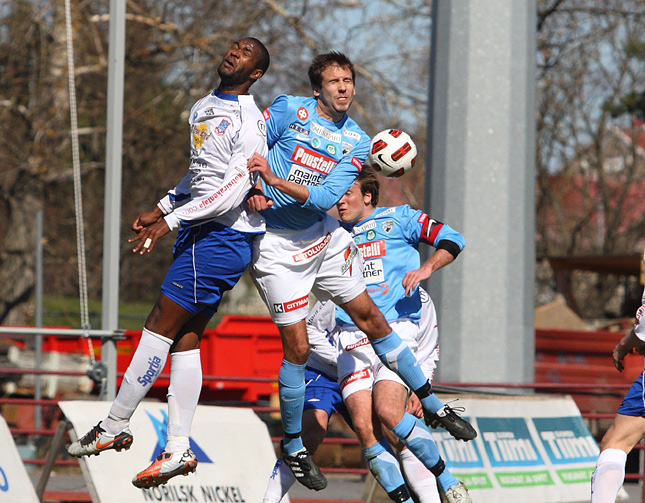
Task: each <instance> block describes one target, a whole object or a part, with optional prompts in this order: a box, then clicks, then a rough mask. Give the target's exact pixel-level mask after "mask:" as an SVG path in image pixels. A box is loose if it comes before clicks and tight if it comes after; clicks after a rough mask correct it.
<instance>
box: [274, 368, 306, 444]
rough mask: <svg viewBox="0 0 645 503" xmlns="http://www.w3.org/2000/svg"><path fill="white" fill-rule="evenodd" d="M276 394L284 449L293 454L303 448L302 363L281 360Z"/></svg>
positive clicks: (303, 383)
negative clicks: (278, 400) (283, 435)
mask: <svg viewBox="0 0 645 503" xmlns="http://www.w3.org/2000/svg"><path fill="white" fill-rule="evenodd" d="M278 396H279V397H280V414H281V415H282V429H283V430H284V433H285V438H284V450H285V451H286V452H287V454H293V453H294V452H297V451H299V450H300V449H302V448H303V444H302V438H300V430H302V409H303V408H304V405H305V366H304V365H297V364H295V363H291V362H288V361H287V360H282V365H281V366H280V372H279V373H278ZM290 435H297V436H295V437H291V436H290Z"/></svg>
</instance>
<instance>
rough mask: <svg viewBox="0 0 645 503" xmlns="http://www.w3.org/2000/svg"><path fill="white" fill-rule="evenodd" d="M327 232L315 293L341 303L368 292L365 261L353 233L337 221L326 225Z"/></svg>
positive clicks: (322, 298) (320, 258)
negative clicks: (352, 235)
mask: <svg viewBox="0 0 645 503" xmlns="http://www.w3.org/2000/svg"><path fill="white" fill-rule="evenodd" d="M331 220H333V219H331ZM325 232H327V233H328V235H329V236H330V239H329V243H328V244H327V246H326V247H325V249H324V252H323V253H321V255H320V256H319V257H318V258H317V259H316V260H317V268H318V271H317V274H316V281H315V283H314V287H313V293H314V295H316V297H317V298H318V299H321V300H327V299H329V300H333V301H334V302H335V303H336V304H338V305H341V304H344V303H346V302H349V301H351V300H353V299H355V298H356V297H358V296H359V295H360V294H361V293H363V292H365V281H364V280H363V260H362V259H361V256H360V253H359V251H358V248H357V247H356V244H355V243H354V241H353V240H352V238H351V236H350V234H349V233H348V232H347V231H345V230H344V229H341V228H339V227H337V222H329V223H328V225H327V224H326V227H325Z"/></svg>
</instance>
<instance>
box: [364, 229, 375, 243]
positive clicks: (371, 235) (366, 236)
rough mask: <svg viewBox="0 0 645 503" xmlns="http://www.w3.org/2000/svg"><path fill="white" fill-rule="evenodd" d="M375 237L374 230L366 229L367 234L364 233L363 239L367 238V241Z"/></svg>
mask: <svg viewBox="0 0 645 503" xmlns="http://www.w3.org/2000/svg"><path fill="white" fill-rule="evenodd" d="M375 237H376V232H375V231H373V230H371V231H367V234H365V239H367V240H368V241H371V240H372V239H374V238H375Z"/></svg>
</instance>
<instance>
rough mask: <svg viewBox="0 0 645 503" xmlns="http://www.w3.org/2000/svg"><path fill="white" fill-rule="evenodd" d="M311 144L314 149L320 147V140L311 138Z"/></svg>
mask: <svg viewBox="0 0 645 503" xmlns="http://www.w3.org/2000/svg"><path fill="white" fill-rule="evenodd" d="M311 144H312V145H313V146H314V147H316V148H318V147H320V138H312V140H311Z"/></svg>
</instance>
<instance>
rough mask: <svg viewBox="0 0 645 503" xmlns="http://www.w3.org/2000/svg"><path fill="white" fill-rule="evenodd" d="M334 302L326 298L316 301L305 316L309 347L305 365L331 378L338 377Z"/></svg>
mask: <svg viewBox="0 0 645 503" xmlns="http://www.w3.org/2000/svg"><path fill="white" fill-rule="evenodd" d="M335 313H336V304H334V303H333V302H332V301H330V300H327V301H324V302H317V303H316V305H315V306H314V308H313V309H312V310H311V313H310V314H309V317H308V318H307V339H308V340H309V346H310V348H311V350H310V352H309V358H308V359H307V367H311V368H313V369H315V370H318V371H320V372H323V373H324V374H326V375H327V376H328V377H331V378H332V379H337V378H338V349H337V341H336V339H337V336H338V332H339V328H338V327H337V326H336V314H335Z"/></svg>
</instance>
